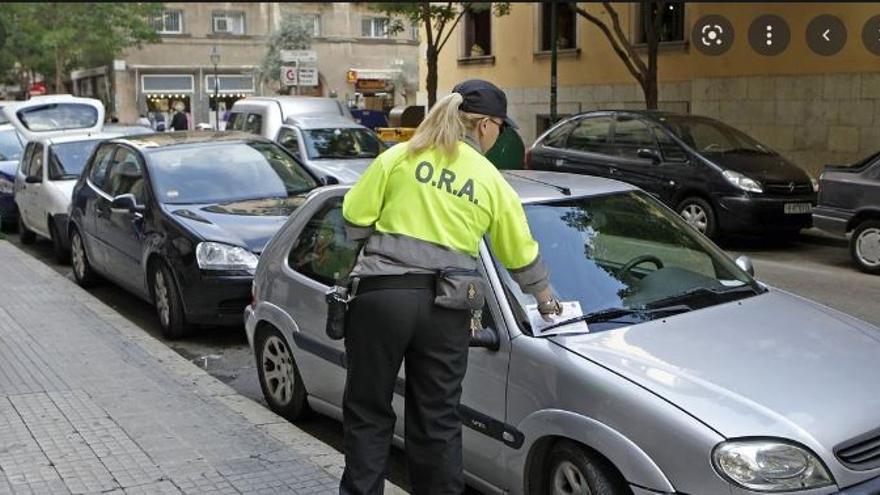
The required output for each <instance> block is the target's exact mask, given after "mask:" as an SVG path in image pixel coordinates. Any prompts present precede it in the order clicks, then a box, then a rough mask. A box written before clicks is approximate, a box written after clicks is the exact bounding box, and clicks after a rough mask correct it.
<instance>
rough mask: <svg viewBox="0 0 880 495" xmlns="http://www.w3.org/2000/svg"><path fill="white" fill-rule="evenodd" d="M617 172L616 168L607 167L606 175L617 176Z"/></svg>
mask: <svg viewBox="0 0 880 495" xmlns="http://www.w3.org/2000/svg"><path fill="white" fill-rule="evenodd" d="M617 172H618V170H617V168H615V167H608V174H609V175H617Z"/></svg>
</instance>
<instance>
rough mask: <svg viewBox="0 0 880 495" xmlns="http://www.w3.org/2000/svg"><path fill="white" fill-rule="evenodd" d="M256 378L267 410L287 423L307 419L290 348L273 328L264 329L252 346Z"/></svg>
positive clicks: (301, 384) (307, 409)
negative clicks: (257, 377)
mask: <svg viewBox="0 0 880 495" xmlns="http://www.w3.org/2000/svg"><path fill="white" fill-rule="evenodd" d="M254 349H255V350H256V357H257V375H258V376H259V378H260V388H262V389H263V397H265V399H266V402H267V403H268V404H269V409H271V410H273V411H274V412H275V413H277V414H278V415H280V416H283V417H285V418H287V419H288V420H290V421H296V420H298V419H302V418H304V417H307V416H308V414H309V412H310V410H309V405H308V402H307V401H306V397H307V396H308V394H307V393H306V387H305V385H304V384H303V381H302V377H301V376H300V374H299V368H298V367H297V366H296V360H295V359H294V357H293V352H291V350H290V346H289V345H288V344H287V341H286V340H285V339H284V336H282V335H281V332H279V331H278V329H277V328H275V327H271V326H269V327H266V328H263V329H261V330H260V332H259V333H258V334H257V339H256V342H255V343H254Z"/></svg>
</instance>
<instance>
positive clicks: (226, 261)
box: [196, 242, 259, 272]
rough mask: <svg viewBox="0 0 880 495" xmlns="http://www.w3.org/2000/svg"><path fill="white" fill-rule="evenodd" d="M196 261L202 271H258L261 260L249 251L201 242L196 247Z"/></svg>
mask: <svg viewBox="0 0 880 495" xmlns="http://www.w3.org/2000/svg"><path fill="white" fill-rule="evenodd" d="M196 261H197V262H198V264H199V268H201V269H202V270H229V271H232V270H247V271H249V272H253V271H254V270H256V269H257V262H258V261H259V258H257V256H256V255H255V254H254V253H252V252H250V251H248V250H247V249H244V248H241V247H238V246H231V245H229V244H221V243H219V242H200V243H199V245H198V246H196Z"/></svg>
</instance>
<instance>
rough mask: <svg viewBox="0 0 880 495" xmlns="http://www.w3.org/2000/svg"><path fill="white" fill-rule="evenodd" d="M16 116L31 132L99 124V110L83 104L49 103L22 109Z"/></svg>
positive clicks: (81, 127) (79, 127)
mask: <svg viewBox="0 0 880 495" xmlns="http://www.w3.org/2000/svg"><path fill="white" fill-rule="evenodd" d="M16 115H17V116H18V119H19V120H20V121H21V123H22V124H23V125H24V126H25V127H26V128H27V129H28V130H31V131H61V130H65V129H83V128H88V127H93V126H94V125H95V124H97V123H98V110H97V109H96V108H95V107H93V106H91V105H86V104H83V103H48V104H46V105H39V106H35V107H30V108H24V109H21V110H19V111H18V112H16Z"/></svg>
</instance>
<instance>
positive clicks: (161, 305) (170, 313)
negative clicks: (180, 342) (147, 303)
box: [150, 261, 190, 339]
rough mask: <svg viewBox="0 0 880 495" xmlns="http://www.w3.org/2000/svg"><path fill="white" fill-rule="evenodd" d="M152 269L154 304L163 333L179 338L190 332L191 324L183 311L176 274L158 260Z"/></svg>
mask: <svg viewBox="0 0 880 495" xmlns="http://www.w3.org/2000/svg"><path fill="white" fill-rule="evenodd" d="M150 266H151V269H150V283H151V284H152V293H153V305H154V306H155V307H156V314H157V316H158V317H159V325H160V326H161V327H162V335H164V336H165V338H168V339H179V338H181V337H183V336H185V335H186V334H187V333H189V330H190V328H189V324H187V322H186V315H185V314H184V312H183V301H182V300H181V298H180V291H179V290H177V284H176V283H175V282H174V276H173V275H172V274H171V270H170V269H169V268H168V266H167V265H166V264H165V263H163V262H161V261H156V262H154V263H152V264H151V265H150Z"/></svg>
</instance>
